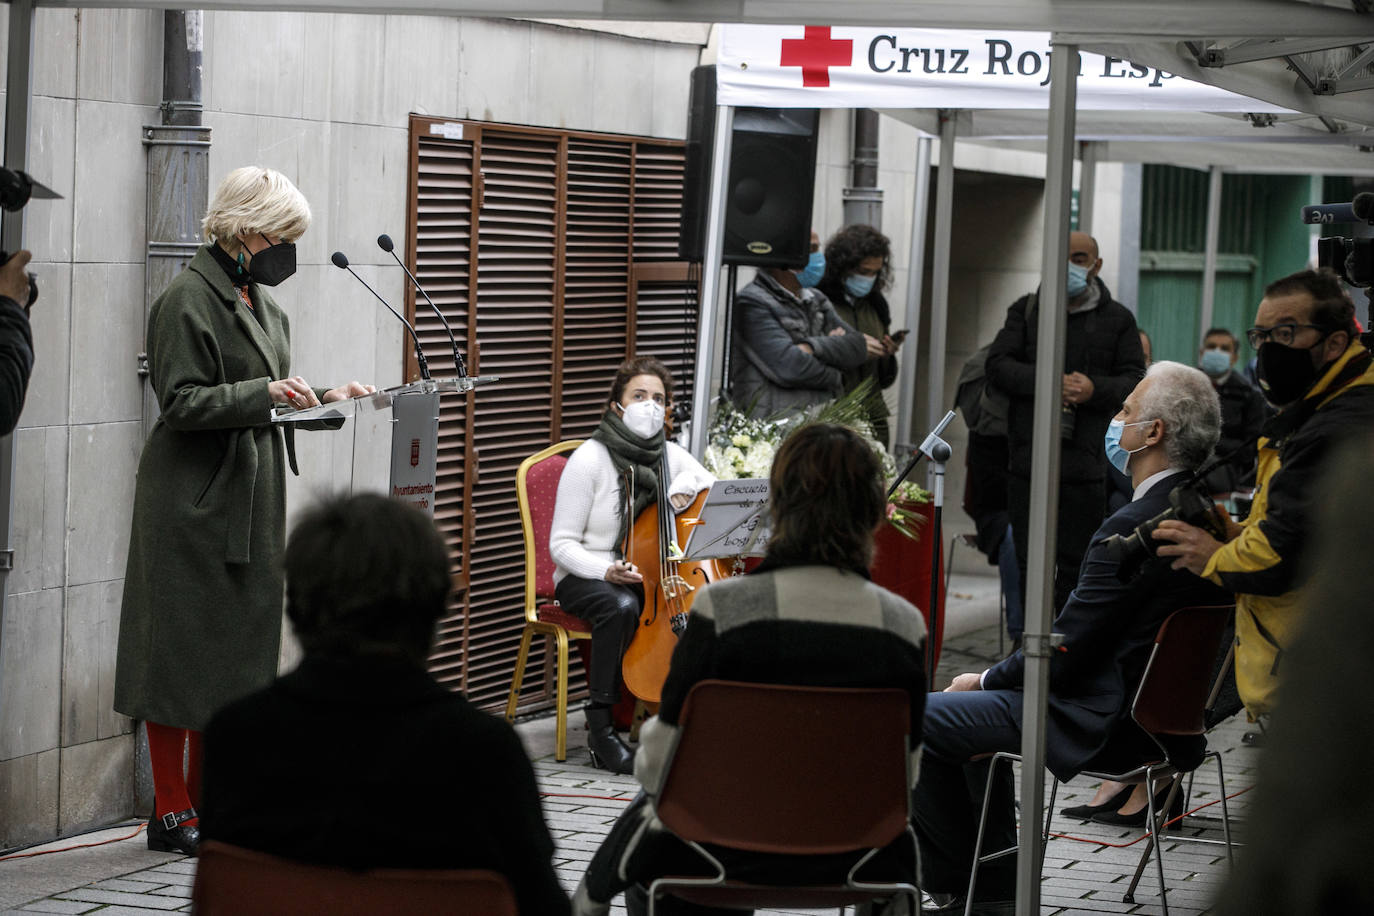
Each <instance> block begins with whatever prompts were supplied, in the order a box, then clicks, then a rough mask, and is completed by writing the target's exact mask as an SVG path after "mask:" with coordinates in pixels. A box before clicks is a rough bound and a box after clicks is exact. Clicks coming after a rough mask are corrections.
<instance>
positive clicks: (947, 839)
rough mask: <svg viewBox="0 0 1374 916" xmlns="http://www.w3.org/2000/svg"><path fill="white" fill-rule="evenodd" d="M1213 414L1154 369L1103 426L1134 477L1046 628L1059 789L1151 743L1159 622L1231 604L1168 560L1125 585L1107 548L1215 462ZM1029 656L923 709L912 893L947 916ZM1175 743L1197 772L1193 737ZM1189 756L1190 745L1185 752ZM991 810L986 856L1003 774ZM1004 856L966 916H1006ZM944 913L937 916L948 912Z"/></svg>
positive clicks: (1001, 809) (1186, 380)
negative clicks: (916, 886) (916, 874)
mask: <svg viewBox="0 0 1374 916" xmlns="http://www.w3.org/2000/svg"><path fill="white" fill-rule="evenodd" d="M1220 428H1221V409H1220V407H1219V405H1218V403H1217V395H1216V392H1215V391H1214V390H1213V389H1212V384H1211V382H1210V381H1209V380H1208V379H1207V377H1206V376H1205V375H1203V374H1202V373H1201V372H1200V371H1198V370H1197V369H1193V368H1191V367H1188V366H1184V365H1181V364H1179V363H1171V362H1158V363H1155V364H1153V365H1152V366H1151V367H1150V370H1149V372H1148V373H1147V374H1146V376H1145V378H1144V379H1143V380H1141V382H1140V383H1139V384H1138V385H1136V387H1135V390H1134V391H1132V392H1131V394H1130V395H1129V396H1128V397H1127V398H1126V403H1125V405H1124V406H1123V407H1122V408H1121V410H1120V412H1118V413H1117V415H1116V417H1115V418H1113V419H1112V421H1111V425H1110V426H1109V427H1108V429H1107V436H1106V443H1105V444H1106V451H1107V456H1108V458H1109V459H1111V460H1112V463H1113V464H1114V465H1116V467H1117V468H1119V469H1120V470H1122V471H1123V472H1126V473H1129V474H1130V475H1131V480H1132V483H1133V484H1134V487H1135V492H1134V497H1135V498H1134V500H1133V501H1132V502H1130V503H1128V504H1127V505H1126V506H1125V507H1123V508H1122V509H1120V510H1119V511H1117V512H1116V513H1115V514H1114V515H1112V516H1111V517H1110V518H1108V519H1107V520H1106V521H1105V522H1103V523H1102V526H1101V527H1100V528H1098V530H1097V533H1096V534H1094V535H1093V537H1092V541H1091V544H1090V546H1089V548H1088V553H1087V555H1086V556H1085V557H1084V558H1083V566H1082V568H1081V570H1080V571H1079V575H1078V583H1077V585H1076V587H1075V588H1074V590H1073V592H1072V593H1071V594H1070V596H1069V600H1068V601H1067V602H1066V603H1065V605H1064V609H1063V610H1062V611H1061V612H1060V613H1059V616H1058V617H1057V618H1056V620H1055V622H1054V630H1055V632H1057V633H1061V634H1063V637H1064V642H1063V650H1062V651H1060V652H1056V653H1054V655H1053V657H1052V659H1051V662H1050V685H1049V720H1048V726H1047V727H1048V735H1047V738H1046V742H1045V750H1046V760H1047V765H1048V767H1049V769H1050V771H1051V772H1053V773H1054V775H1056V776H1058V777H1059V778H1060V779H1065V780H1067V779H1070V778H1072V777H1073V776H1075V775H1076V774H1077V773H1079V772H1080V771H1081V770H1083V769H1085V768H1087V767H1088V765H1089V763H1090V762H1091V761H1093V760H1094V759H1095V758H1097V757H1098V755H1099V754H1100V753H1101V752H1103V751H1104V749H1110V751H1111V752H1112V753H1113V759H1114V760H1115V758H1116V756H1117V755H1120V756H1122V757H1124V758H1130V757H1131V756H1133V755H1134V753H1135V751H1136V749H1137V747H1138V748H1139V751H1140V754H1141V755H1146V754H1148V753H1150V751H1151V750H1153V747H1154V746H1153V744H1152V743H1151V742H1150V740H1149V738H1148V737H1147V736H1146V735H1145V733H1144V732H1143V731H1141V730H1140V729H1139V728H1138V727H1137V726H1136V725H1135V723H1134V722H1133V721H1132V720H1131V718H1130V702H1131V696H1132V692H1133V690H1134V687H1135V685H1136V683H1137V682H1138V681H1139V680H1140V676H1141V674H1142V673H1143V671H1144V669H1145V662H1146V660H1147V659H1148V658H1149V655H1150V647H1151V645H1152V644H1153V642H1154V638H1155V634H1156V632H1157V631H1158V630H1159V626H1160V624H1161V623H1163V622H1164V619H1165V618H1166V617H1167V616H1168V615H1169V614H1170V613H1172V612H1173V611H1176V610H1178V609H1179V608H1184V607H1190V606H1194V605H1207V604H1226V603H1229V601H1230V597H1229V596H1228V595H1227V594H1226V593H1225V592H1223V591H1222V590H1221V589H1219V588H1215V587H1212V586H1210V585H1209V584H1208V583H1205V582H1203V581H1202V580H1200V579H1198V578H1197V577H1195V576H1189V575H1188V574H1187V573H1186V572H1185V571H1182V570H1179V571H1175V570H1171V569H1170V568H1169V563H1168V562H1167V561H1164V560H1153V561H1150V562H1147V563H1146V564H1145V566H1144V568H1143V569H1142V571H1141V574H1140V576H1139V577H1138V578H1137V579H1135V580H1133V581H1131V582H1122V581H1121V580H1120V579H1119V578H1117V571H1118V564H1117V562H1116V561H1114V560H1113V559H1112V558H1111V557H1110V556H1109V555H1108V551H1107V548H1106V543H1105V542H1106V539H1107V538H1108V537H1109V536H1110V535H1113V534H1120V535H1127V534H1129V533H1130V532H1131V531H1132V530H1133V529H1134V528H1135V527H1136V526H1137V525H1139V524H1141V523H1142V522H1144V521H1145V520H1146V519H1149V518H1153V517H1154V516H1155V515H1158V514H1159V513H1160V512H1162V511H1163V510H1164V509H1166V508H1168V506H1169V491H1170V490H1172V489H1173V488H1174V487H1175V486H1177V485H1178V484H1180V483H1182V482H1183V481H1185V480H1186V479H1187V475H1188V473H1190V472H1192V471H1194V470H1196V469H1197V468H1199V467H1200V466H1201V465H1202V464H1203V463H1204V462H1205V461H1207V459H1208V457H1209V456H1210V455H1211V453H1212V447H1213V445H1214V444H1215V443H1216V441H1217V435H1218V431H1219V430H1220ZM1024 671H1025V657H1024V656H1023V655H1022V653H1021V652H1020V651H1019V650H1018V651H1016V652H1014V653H1012V654H1011V655H1010V656H1009V657H1007V658H1006V659H1004V660H1003V661H1001V662H999V663H998V664H996V665H994V666H992V667H991V668H989V669H988V670H986V671H984V672H982V673H981V674H979V673H970V674H961V675H959V676H958V677H956V678H955V679H954V681H953V682H952V683H951V684H950V685H949V687H947V688H945V692H943V693H935V694H931V696H930V699H929V701H928V702H927V704H926V723H925V752H924V755H923V757H922V760H921V781H920V782H919V783H918V784H917V786H916V794H915V812H916V813H915V822H916V835H917V837H918V839H919V840H920V843H921V872H922V874H921V877H922V882H921V887H922V889H924V890H926V891H928V892H930V893H932V894H933V895H939V897H941V898H948V899H946V900H945V901H944V902H946V904H947V906H949V907H950V909H949V911H950V912H956V911H957V912H963V906H964V901H963V900H960V899H958V896H959V895H962V894H963V893H964V892H965V891H966V890H967V887H968V880H969V870H970V868H971V864H972V858H973V846H974V840H975V837H976V836H977V830H978V815H979V811H980V810H981V808H982V803H983V787H984V785H985V784H986V780H987V769H988V761H987V760H979V761H976V762H973V758H975V757H978V756H979V755H983V754H991V753H993V752H996V751H1012V752H1018V753H1019V752H1020V750H1021V704H1022V681H1023V677H1024ZM1190 740H1191V741H1192V744H1190V745H1188V746H1181V747H1180V748H1179V751H1180V754H1181V755H1184V756H1187V755H1190V754H1191V755H1192V756H1194V757H1196V758H1197V759H1198V760H1199V761H1200V758H1201V753H1202V740H1201V739H1200V738H1198V739H1190ZM1193 745H1195V746H1193ZM997 775H998V782H997V785H995V786H994V788H993V798H992V801H991V803H990V806H989V810H988V827H987V832H986V834H985V835H984V838H983V848H984V849H985V850H996V849H1002V848H1005V847H1008V846H1014V845H1015V844H1016V815H1015V811H1014V808H1013V795H1012V776H1011V769H1010V768H1009V767H999V768H998V771H997ZM1015 866H1016V862H1015V857H1014V856H1007V857H1005V858H1002V859H998V860H995V861H993V862H991V863H989V864H987V865H984V866H982V867H980V868H979V872H978V900H979V901H980V903H981V905H980V906H977V907H976V908H975V909H974V912H975V913H994V912H996V913H1000V912H1003V911H1006V912H1010V910H1009V909H1006V904H1005V901H1010V900H1012V899H1013V898H1014V897H1015V896H1016V867H1015ZM945 911H946V910H945V909H943V908H942V909H940V910H938V911H937V912H945Z"/></svg>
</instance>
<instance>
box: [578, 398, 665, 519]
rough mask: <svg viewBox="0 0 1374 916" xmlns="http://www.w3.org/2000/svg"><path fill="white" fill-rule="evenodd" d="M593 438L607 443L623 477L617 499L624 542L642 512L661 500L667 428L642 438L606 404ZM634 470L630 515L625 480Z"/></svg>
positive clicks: (616, 469)
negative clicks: (664, 441)
mask: <svg viewBox="0 0 1374 916" xmlns="http://www.w3.org/2000/svg"><path fill="white" fill-rule="evenodd" d="M592 438H593V439H595V440H596V441H597V442H600V443H601V444H602V445H604V446H606V451H608V452H610V453H611V464H612V465H614V466H615V471H616V476H617V477H618V478H620V499H619V500H618V501H617V502H616V515H617V516H619V518H620V531H619V532H618V533H617V534H616V543H617V544H622V545H623V544H624V543H625V539H626V536H627V535H628V534H629V533H630V526H631V525H632V524H634V519H636V518H639V513H641V512H643V511H644V510H645V509H646V508H648V506H650V505H651V504H653V503H654V502H656V501H657V500H658V469H659V466H660V465H661V464H662V462H663V449H664V444H663V430H659V431H658V432H656V433H654V434H653V435H652V436H650V437H649V438H647V439H644V438H641V437H640V436H639V435H637V434H636V433H634V432H631V431H630V429H629V427H627V426H626V425H625V421H624V420H622V419H620V416H619V415H618V414H617V413H616V410H615V408H614V407H607V408H606V415H605V416H603V417H602V418H601V425H599V426H597V428H596V431H595V432H593V433H592ZM632 468H633V471H634V488H635V491H634V508H633V510H632V514H631V515H630V516H628V517H627V516H626V515H625V504H626V503H627V502H628V501H629V497H628V494H627V493H626V492H625V480H626V477H627V475H628V474H629V472H630V469H632Z"/></svg>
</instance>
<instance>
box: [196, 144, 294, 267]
mask: <svg viewBox="0 0 1374 916" xmlns="http://www.w3.org/2000/svg"><path fill="white" fill-rule="evenodd" d="M309 227H310V204H308V203H306V200H305V195H303V194H301V192H300V191H298V190H297V189H296V186H295V185H294V184H292V183H291V179H289V178H287V177H286V176H285V175H283V174H282V173H281V172H278V171H276V170H274V169H265V168H262V167H261V166H256V165H246V166H244V167H243V168H241V169H234V170H233V171H232V172H230V173H229V174H228V175H226V176H224V180H223V181H221V182H220V183H219V187H218V188H216V189H215V196H214V199H213V200H211V201H210V209H209V211H208V212H207V213H206V214H205V219H203V220H201V223H200V228H201V230H202V231H203V232H204V233H205V240H206V241H207V242H220V243H221V244H222V245H223V246H224V249H225V250H226V251H228V252H229V253H230V254H233V253H234V252H236V251H238V249H239V244H240V243H239V241H238V238H237V236H240V235H254V234H256V233H259V232H260V233H262V234H263V235H268V236H273V237H276V238H281V239H284V240H286V241H288V242H294V241H296V239H298V238H300V237H301V236H302V235H304V234H305V230H306V229H308V228H309Z"/></svg>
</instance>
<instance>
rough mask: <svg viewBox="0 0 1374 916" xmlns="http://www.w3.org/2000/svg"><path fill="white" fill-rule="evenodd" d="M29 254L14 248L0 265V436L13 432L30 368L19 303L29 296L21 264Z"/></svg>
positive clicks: (25, 318)
mask: <svg viewBox="0 0 1374 916" xmlns="http://www.w3.org/2000/svg"><path fill="white" fill-rule="evenodd" d="M31 257H32V255H30V254H29V253H28V252H27V251H17V252H15V253H14V256H13V257H11V258H10V259H9V260H8V261H6V262H5V265H4V266H3V267H0V436H8V435H9V434H10V433H12V432H14V427H15V425H16V424H17V423H18V422H19V414H20V412H21V411H22V410H23V409H24V395H25V393H26V392H27V391H28V389H29V373H30V372H32V371H33V331H32V330H31V329H30V328H29V310H28V309H27V308H25V306H24V305H23V303H26V302H28V300H29V275H28V273H27V272H26V271H25V270H24V267H25V265H27V264H28V263H29V258H31Z"/></svg>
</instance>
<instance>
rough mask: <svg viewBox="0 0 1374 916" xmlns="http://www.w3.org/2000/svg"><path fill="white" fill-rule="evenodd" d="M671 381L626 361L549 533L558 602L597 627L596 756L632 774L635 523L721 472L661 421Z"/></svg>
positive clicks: (660, 370) (661, 368)
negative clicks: (623, 724) (628, 678)
mask: <svg viewBox="0 0 1374 916" xmlns="http://www.w3.org/2000/svg"><path fill="white" fill-rule="evenodd" d="M672 392H673V377H672V374H671V373H670V372H669V371H668V367H667V366H665V365H663V363H661V362H659V361H658V360H657V359H654V358H653V357H652V356H637V357H634V358H633V359H628V360H626V361H625V362H623V363H621V365H620V368H619V369H617V370H616V374H615V379H614V380H613V381H612V382H611V395H610V399H609V401H608V402H607V406H606V414H605V416H603V417H602V418H601V425H599V426H598V427H597V428H596V431H595V432H594V433H592V436H591V438H590V439H589V440H587V441H586V442H584V443H583V444H582V445H580V446H579V447H578V448H577V449H576V450H575V451H574V452H573V453H572V456H571V457H570V458H569V459H568V464H567V466H566V467H565V468H564V470H563V476H562V478H561V479H560V480H559V482H558V498H557V502H556V503H555V505H554V510H553V524H552V528H551V530H550V532H549V553H550V554H551V555H552V556H553V561H554V564H555V566H556V569H555V571H554V582H555V584H556V588H555V595H556V596H557V598H558V603H559V604H560V605H562V606H563V608H564V610H566V611H567V612H568V613H570V614H575V615H576V616H578V617H581V618H582V619H583V620H586V621H587V622H588V623H590V624H591V627H592V656H591V664H590V666H589V670H588V672H587V681H588V686H589V688H590V693H591V700H590V702H589V703H588V705H587V728H588V733H587V749H588V751H590V752H591V758H592V762H593V763H594V764H595V765H596V766H598V767H602V768H603V769H608V770H611V771H613V772H616V773H629V772H631V769H632V766H631V762H632V760H633V753H632V752H631V750H630V749H629V747H627V746H626V745H625V743H624V742H623V741H622V740H621V739H620V736H619V735H617V734H616V731H615V727H614V726H613V725H612V723H611V707H612V706H613V705H615V703H616V701H617V700H618V699H619V698H620V662H621V657H622V656H623V655H624V652H625V647H626V646H627V645H628V644H629V642H630V638H631V637H632V636H633V635H634V632H635V626H636V624H637V622H638V620H639V614H640V611H641V609H642V608H643V607H644V588H643V581H644V576H643V574H642V573H641V572H640V570H639V567H637V566H636V565H635V564H634V563H633V562H630V561H629V560H627V559H626V558H625V555H624V544H625V543H626V540H627V536H628V534H629V532H630V527H631V525H633V523H634V520H635V519H636V518H638V517H639V514H640V513H641V512H642V511H643V510H644V509H645V508H647V507H648V506H650V505H653V504H655V503H656V502H657V501H658V499H659V488H660V482H659V479H658V478H659V476H660V475H659V468H660V467H662V466H663V464H664V459H665V458H666V464H667V467H668V477H669V480H668V481H667V482H666V486H665V487H664V494H665V495H666V496H667V498H668V501H669V503H670V504H671V505H672V506H673V508H674V510H681V509H683V508H685V507H686V506H688V505H689V504H690V503H691V502H692V500H693V498H694V497H695V496H696V494H697V493H698V492H699V491H701V490H703V489H705V488H706V487H708V486H710V485H711V483H712V482H713V481H714V479H715V478H713V477H712V476H711V474H710V473H709V472H708V471H707V470H706V469H705V468H703V467H702V466H701V465H700V464H699V463H698V462H697V460H696V459H695V458H693V457H692V456H691V455H690V454H689V453H688V452H687V450H686V449H683V448H681V447H679V446H678V445H676V444H674V443H672V442H668V441H667V440H666V438H665V435H664V426H663V420H664V416H665V412H666V410H667V408H668V407H669V406H670V405H671V403H672Z"/></svg>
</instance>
